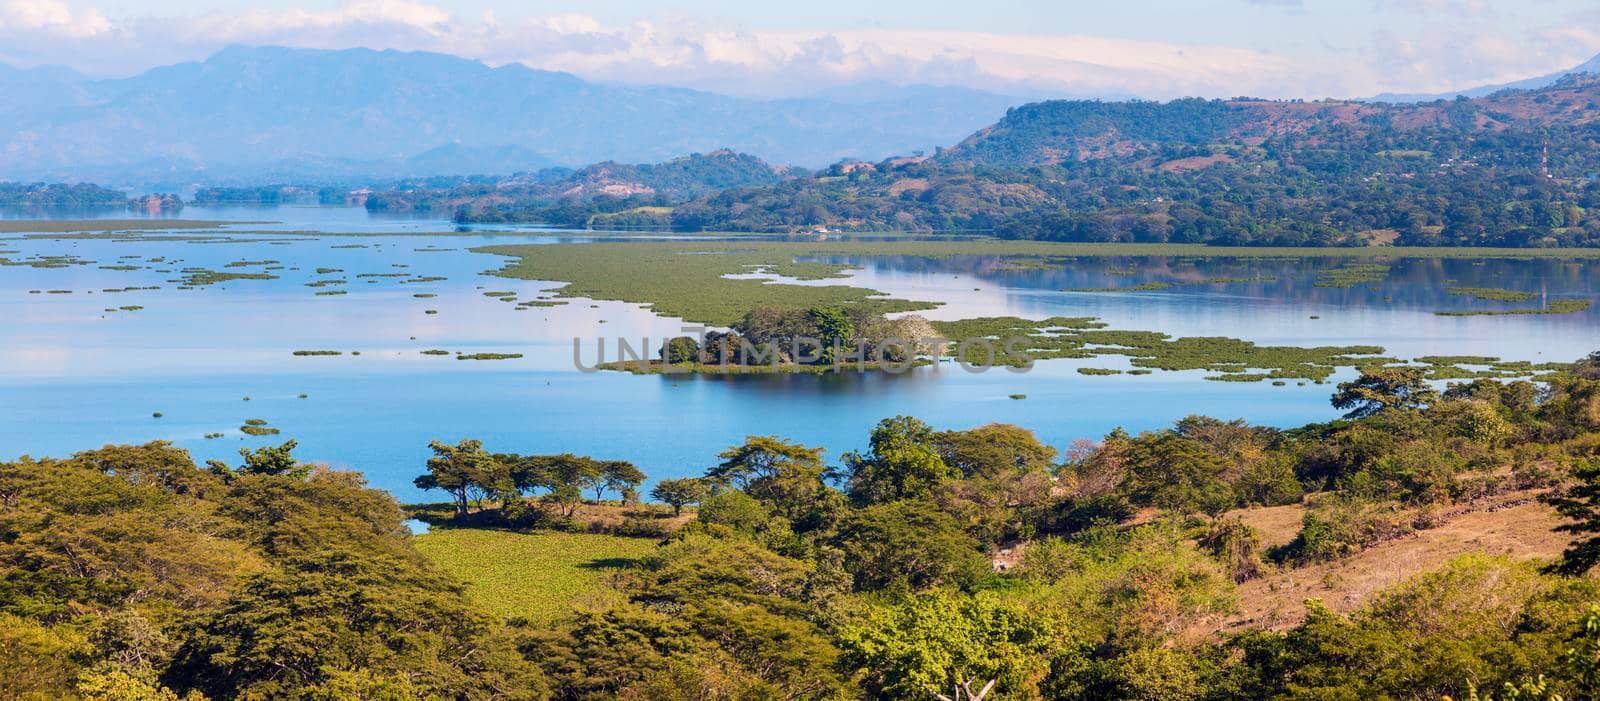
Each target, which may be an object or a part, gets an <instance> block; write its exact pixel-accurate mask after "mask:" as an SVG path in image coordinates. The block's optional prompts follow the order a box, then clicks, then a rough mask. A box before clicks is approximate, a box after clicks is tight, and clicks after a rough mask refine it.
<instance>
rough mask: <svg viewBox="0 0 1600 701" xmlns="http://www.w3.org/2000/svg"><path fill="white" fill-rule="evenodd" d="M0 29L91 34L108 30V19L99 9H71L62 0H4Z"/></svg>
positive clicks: (71, 34)
mask: <svg viewBox="0 0 1600 701" xmlns="http://www.w3.org/2000/svg"><path fill="white" fill-rule="evenodd" d="M0 30H10V31H19V30H20V31H24V32H40V33H44V34H49V35H55V36H65V37H91V36H95V35H98V34H103V33H105V32H108V31H111V21H110V20H108V19H106V16H105V15H103V14H101V13H100V11H99V10H94V9H89V10H83V11H78V12H74V11H73V9H72V8H71V7H70V6H68V5H67V3H65V2H62V1H61V0H5V2H3V3H0Z"/></svg>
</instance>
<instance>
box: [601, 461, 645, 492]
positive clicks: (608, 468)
mask: <svg viewBox="0 0 1600 701" xmlns="http://www.w3.org/2000/svg"><path fill="white" fill-rule="evenodd" d="M595 467H596V470H597V474H598V478H597V479H594V480H593V481H592V484H591V485H590V487H591V488H593V489H594V500H595V501H600V497H601V496H603V495H604V494H605V493H606V492H607V491H613V492H616V493H618V494H622V493H624V492H627V491H628V490H630V489H633V488H634V487H637V486H639V483H640V482H643V481H644V473H643V472H640V471H639V468H637V467H634V465H633V463H631V462H627V461H623V460H606V461H603V462H600V463H598V464H596V466H595Z"/></svg>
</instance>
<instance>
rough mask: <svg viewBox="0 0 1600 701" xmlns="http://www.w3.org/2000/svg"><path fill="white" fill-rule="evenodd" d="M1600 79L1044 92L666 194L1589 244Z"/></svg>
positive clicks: (1103, 223)
mask: <svg viewBox="0 0 1600 701" xmlns="http://www.w3.org/2000/svg"><path fill="white" fill-rule="evenodd" d="M1597 125H1600V78H1596V77H1593V76H1569V77H1567V78H1564V79H1562V80H1561V81H1559V82H1557V83H1555V84H1553V85H1551V86H1548V87H1545V88H1541V89H1539V90H1533V91H1519V92H1502V93H1496V94H1495V95H1492V96H1489V97H1484V98H1477V99H1471V100H1466V99H1463V100H1458V101H1453V102H1439V103H1431V104H1426V105H1379V104H1368V103H1358V102H1309V103H1308V102H1292V101H1291V102H1284V101H1267V100H1253V99H1235V100H1177V101H1173V102H1168V103H1153V102H1124V103H1109V102H1092V101H1054V102H1043V103H1037V104H1032V105H1026V106H1023V107H1019V108H1015V109H1012V110H1009V111H1008V112H1007V114H1006V116H1005V117H1004V118H1003V119H1002V120H1000V121H999V122H998V123H996V124H995V125H993V126H990V127H987V128H985V129H983V130H980V131H979V132H977V133H976V134H973V135H972V136H970V137H969V138H967V139H965V140H964V141H962V142H960V143H959V144H957V145H955V146H954V147H951V148H949V149H942V150H941V151H940V152H939V153H938V154H937V155H936V156H935V157H933V158H899V159H889V160H885V161H882V162H877V163H864V162H841V163H838V164H835V165H834V166H832V167H830V168H828V169H825V170H823V171H820V172H819V173H818V174H817V175H815V176H814V177H810V178H798V179H792V180H787V181H784V182H781V183H778V184H776V185H772V186H767V187H760V188H744V189H737V190H727V191H724V192H720V193H716V194H713V195H708V196H705V197H701V198H698V199H695V200H692V201H688V202H682V203H678V204H677V206H676V207H675V208H674V210H673V212H672V215H671V222H672V225H673V226H674V227H675V228H678V229H683V230H701V229H728V230H754V231H793V230H806V229H813V228H819V227H826V228H829V229H844V230H885V229H888V230H903V231H924V232H929V231H978V232H987V233H995V234H998V235H1000V236H1004V237H1009V238H1036V239H1049V240H1072V241H1147V242H1166V241H1176V242H1188V243H1216V244H1264V245H1365V244H1366V243H1367V242H1368V241H1373V240H1376V241H1381V242H1395V243H1399V244H1402V245H1497V246H1556V245H1564V246H1587V245H1600V218H1597V217H1596V216H1594V215H1593V214H1592V212H1594V211H1596V209H1597V208H1600V184H1597V178H1596V175H1597V174H1600V126H1597Z"/></svg>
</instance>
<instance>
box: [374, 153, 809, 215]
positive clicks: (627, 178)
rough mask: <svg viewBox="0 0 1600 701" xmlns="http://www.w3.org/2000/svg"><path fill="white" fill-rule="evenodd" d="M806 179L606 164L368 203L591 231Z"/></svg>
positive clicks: (739, 159) (719, 161)
mask: <svg viewBox="0 0 1600 701" xmlns="http://www.w3.org/2000/svg"><path fill="white" fill-rule="evenodd" d="M798 172H799V171H795V170H794V169H791V168H787V167H782V166H773V165H769V164H768V163H766V162H765V161H762V160H761V159H759V158H756V157H755V156H751V155H749V154H743V153H734V152H732V151H728V150H720V151H713V152H711V153H707V154H698V153H696V154H691V155H689V156H684V157H682V158H675V159H672V160H670V161H666V162H663V163H640V164H626V163H617V162H615V161H606V162H604V163H596V164H594V165H591V166H586V167H584V168H580V169H578V170H575V171H571V170H566V169H560V168H550V169H545V170H541V171H538V172H536V173H531V174H530V173H525V174H518V175H515V176H512V177H508V178H502V179H496V180H492V181H489V182H469V183H463V184H460V185H457V186H454V187H450V188H437V187H430V186H429V184H428V183H415V184H402V186H401V187H398V188H396V189H394V190H387V191H382V192H375V193H372V194H371V195H369V196H368V197H367V199H366V207H367V209H368V210H369V211H385V212H437V213H442V214H445V215H448V216H454V217H456V218H458V219H461V220H465V221H520V220H530V219H531V220H537V221H550V222H553V223H557V224H562V225H569V226H583V225H585V223H586V222H587V221H588V219H589V217H590V216H592V215H594V214H612V213H616V212H620V211H624V210H629V209H634V208H639V207H651V206H664V205H667V204H670V203H672V202H681V201H683V200H688V199H693V198H697V197H701V196H703V195H707V194H709V193H714V192H719V191H722V190H727V189H732V188H751V187H762V186H767V185H773V184H776V183H778V182H781V181H783V180H784V179H786V178H789V177H793V176H794V175H796V174H797V173H798Z"/></svg>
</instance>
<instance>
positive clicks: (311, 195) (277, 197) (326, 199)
mask: <svg viewBox="0 0 1600 701" xmlns="http://www.w3.org/2000/svg"><path fill="white" fill-rule="evenodd" d="M349 197H350V188H347V187H305V186H300V185H262V186H258V187H202V188H200V189H198V190H195V193H194V200H193V202H192V204H196V205H201V206H212V207H216V206H228V205H244V206H265V207H271V206H277V205H281V204H323V205H344V204H348V200H349Z"/></svg>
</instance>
